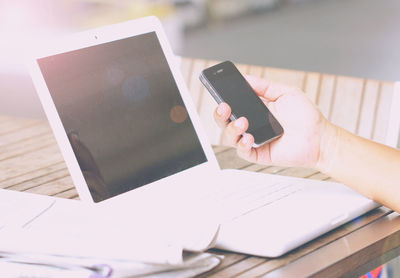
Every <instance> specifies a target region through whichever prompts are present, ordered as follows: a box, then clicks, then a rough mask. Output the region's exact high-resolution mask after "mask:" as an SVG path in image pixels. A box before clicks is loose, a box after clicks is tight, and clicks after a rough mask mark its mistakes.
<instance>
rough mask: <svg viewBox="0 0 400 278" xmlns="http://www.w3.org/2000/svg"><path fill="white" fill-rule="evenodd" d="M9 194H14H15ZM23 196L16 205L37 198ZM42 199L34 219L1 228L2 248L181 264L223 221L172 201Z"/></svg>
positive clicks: (211, 238) (203, 246)
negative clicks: (113, 205) (118, 204)
mask: <svg viewBox="0 0 400 278" xmlns="http://www.w3.org/2000/svg"><path fill="white" fill-rule="evenodd" d="M2 192H3V191H0V196H2V195H1V194H2ZM12 194H14V195H15V194H24V193H21V192H13V193H12ZM4 195H7V198H10V197H12V196H10V192H7V194H4ZM4 195H3V196H4ZM24 195H25V196H24V198H21V195H18V198H16V199H18V200H17V201H16V202H15V203H14V206H15V207H18V206H20V207H23V206H24V203H26V202H27V201H29V200H33V199H35V198H36V197H38V196H36V195H33V194H26V193H25V194H24ZM40 198H41V199H42V201H41V202H39V203H40V204H41V206H39V205H38V207H39V208H40V209H39V211H38V210H32V215H31V219H30V220H29V221H26V219H25V220H24V221H25V222H24V223H23V224H22V225H20V226H18V225H9V226H5V227H3V228H2V229H0V246H1V251H10V252H17V253H21V254H25V253H28V254H29V253H36V254H43V255H45V254H47V255H48V254H52V255H67V256H72V257H78V256H80V257H86V258H95V259H99V260H131V261H132V260H134V261H140V262H149V263H162V264H181V263H182V252H183V249H184V248H186V249H190V250H195V251H201V250H205V249H207V248H208V247H210V245H212V244H213V242H214V241H215V237H216V234H217V231H218V224H217V223H213V222H212V221H209V220H210V219H208V217H207V216H206V215H205V214H203V213H202V212H201V209H200V207H199V206H194V207H197V208H199V209H198V210H197V212H196V209H194V210H191V209H189V208H188V207H185V208H184V209H182V208H181V207H180V206H177V207H174V208H167V207H166V206H167V205H168V204H159V205H158V206H151V205H149V206H147V207H143V206H140V208H139V207H135V206H134V205H132V206H131V207H127V208H125V209H124V210H111V209H109V208H107V207H101V206H96V205H93V204H88V203H84V202H81V201H76V200H67V199H61V198H51V197H49V198H44V196H40ZM49 200H50V202H49ZM29 202H31V201H29ZM42 202H43V203H42ZM43 204H44V205H43ZM181 205H182V206H183V207H184V206H185V204H183V203H182V204H181ZM25 218H26V215H25Z"/></svg>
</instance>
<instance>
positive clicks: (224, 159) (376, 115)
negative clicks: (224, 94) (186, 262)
mask: <svg viewBox="0 0 400 278" xmlns="http://www.w3.org/2000/svg"><path fill="white" fill-rule="evenodd" d="M217 62H218V61H205V60H200V59H188V58H182V62H181V69H182V74H183V76H184V79H185V81H186V83H187V85H188V88H189V90H190V92H191V95H192V97H193V100H194V102H195V103H196V104H197V109H198V111H199V114H200V118H201V120H202V122H203V124H204V125H205V126H206V130H207V134H208V135H209V137H210V138H211V139H212V140H211V141H212V142H214V143H219V141H218V140H219V136H220V130H219V129H218V128H217V127H216V126H212V123H213V119H212V112H213V109H214V108H215V102H214V100H213V99H211V98H210V97H209V95H208V93H207V92H206V91H205V89H204V88H203V86H202V85H201V83H200V82H199V80H198V75H199V73H200V71H201V70H203V69H204V68H205V67H207V66H210V65H212V64H214V63H217ZM238 67H239V69H240V70H241V71H242V73H244V74H251V75H255V76H262V77H265V78H268V79H270V80H273V81H276V82H282V83H284V84H287V85H289V86H295V87H299V88H302V89H303V90H304V92H305V94H306V95H307V97H308V98H309V99H310V100H311V101H312V102H314V103H316V104H317V106H318V107H319V108H320V109H321V111H322V112H323V114H324V115H326V116H327V117H328V118H330V119H332V120H333V121H334V122H335V123H337V124H339V125H341V126H343V127H345V128H347V129H348V130H351V131H354V132H356V133H357V134H359V135H361V136H363V137H366V138H373V139H374V140H376V141H378V142H385V138H386V137H385V136H386V132H387V129H388V118H389V113H388V111H389V110H390V107H391V106H390V105H391V100H392V98H393V89H394V85H393V83H390V82H380V81H375V80H364V79H359V78H350V77H341V76H334V75H327V74H320V73H306V72H302V71H290V70H284V69H273V68H267V67H260V66H248V65H243V64H239V65H238ZM207 126H208V127H207ZM213 150H214V152H215V153H216V155H217V159H218V162H219V164H220V166H221V168H224V169H226V168H233V169H242V170H246V171H255V172H261V173H270V174H278V175H286V176H295V177H302V178H309V179H314V180H327V181H329V180H332V179H331V178H330V177H328V176H326V175H324V174H322V173H319V172H317V171H315V170H312V169H304V168H287V167H279V166H274V165H258V164H252V163H249V162H247V161H245V160H242V159H240V158H238V157H237V154H236V151H235V150H234V149H232V148H229V147H225V146H220V145H218V146H214V147H213ZM0 188H6V189H10V190H18V191H27V192H32V193H37V194H46V195H53V196H57V197H61V198H71V199H79V196H78V194H77V191H76V189H75V188H74V186H73V183H72V180H71V177H70V175H69V172H68V170H67V167H66V165H65V162H64V160H63V158H62V156H61V154H60V151H59V148H58V146H57V145H56V142H55V140H54V137H53V135H52V132H51V129H50V128H49V125H48V124H47V122H43V121H38V120H28V119H20V118H15V117H10V116H0ZM389 213H390V210H388V209H386V208H380V209H376V210H374V211H371V212H370V213H368V214H366V215H364V216H362V217H360V218H358V219H357V220H355V221H352V222H350V223H347V224H345V225H343V226H341V227H339V228H337V229H335V230H333V231H331V232H329V233H327V234H325V235H323V236H321V237H319V238H317V239H316V240H313V241H312V242H310V243H308V244H306V245H304V246H302V247H300V248H298V249H296V250H293V251H292V252H290V253H288V254H286V255H285V256H282V257H279V258H275V259H272V258H260V257H254V256H248V255H244V254H236V253H232V252H226V251H221V250H212V252H214V253H215V254H220V255H224V257H225V258H224V260H223V261H222V263H221V264H220V265H219V266H218V267H217V268H215V269H214V270H212V271H211V272H209V273H207V274H204V275H202V277H242V278H244V277H259V276H262V275H265V274H267V273H271V271H274V270H276V269H281V268H283V267H285V266H287V265H290V264H291V263H293V262H295V261H296V260H298V259H300V258H304V257H305V256H307V255H308V254H313V253H314V252H316V251H317V250H319V249H320V248H325V247H329V246H330V244H332V243H333V242H335V241H336V240H338V239H340V238H343V237H344V236H346V235H349V234H351V233H353V232H355V231H359V230H360V229H362V228H363V227H368V225H369V224H371V223H374V222H375V221H377V220H379V219H383V218H384V217H386V216H387V215H388V214H389ZM371 250H372V249H371ZM349 262H350V261H349ZM351 263H352V264H354V265H352V266H351V267H356V265H357V263H356V262H353V261H351ZM347 270H348V271H351V269H350V267H349V269H346V271H347Z"/></svg>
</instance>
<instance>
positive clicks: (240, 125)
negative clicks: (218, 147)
mask: <svg viewBox="0 0 400 278" xmlns="http://www.w3.org/2000/svg"><path fill="white" fill-rule="evenodd" d="M234 125H235V127H238V128H244V119H243V118H239V119H237V120H236V121H235V123H234Z"/></svg>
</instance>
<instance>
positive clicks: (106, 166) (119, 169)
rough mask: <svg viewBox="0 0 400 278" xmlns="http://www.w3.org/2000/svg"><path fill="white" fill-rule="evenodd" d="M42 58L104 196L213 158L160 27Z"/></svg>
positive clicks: (89, 175)
mask: <svg viewBox="0 0 400 278" xmlns="http://www.w3.org/2000/svg"><path fill="white" fill-rule="evenodd" d="M38 64H39V67H40V69H41V71H42V74H43V76H44V79H45V81H46V84H47V87H48V89H49V91H50V94H51V97H52V99H53V101H54V103H55V106H56V108H57V111H58V113H59V115H60V118H61V121H62V124H63V126H64V129H65V131H66V133H67V135H68V138H69V140H70V143H71V146H72V148H73V150H74V153H75V156H76V158H77V160H78V162H79V166H80V168H81V170H82V172H83V174H84V177H85V180H86V183H87V184H88V186H89V189H90V192H91V194H92V197H93V199H94V200H95V201H96V202H98V201H101V200H104V199H107V198H110V197H112V196H115V195H118V194H121V193H123V192H126V191H129V190H131V189H134V188H137V187H140V186H142V185H145V184H148V183H150V182H153V181H156V180H159V179H161V178H164V177H167V176H170V175H172V174H175V173H177V172H180V171H182V170H185V169H188V168H190V167H193V166H196V165H198V164H201V163H203V162H206V161H207V159H206V156H205V154H204V152H203V149H202V146H201V144H200V142H199V140H198V138H197V134H196V132H195V130H194V127H193V124H192V122H191V120H190V118H189V116H188V113H187V110H186V108H185V106H184V104H183V101H182V98H181V96H180V92H179V90H178V87H177V85H176V83H175V80H174V78H173V76H172V74H171V71H170V68H169V66H168V63H167V60H166V58H165V56H164V53H163V51H162V49H161V46H160V43H159V41H158V39H157V36H156V34H155V32H151V33H147V34H143V35H139V36H135V37H131V38H127V39H122V40H118V41H114V42H110V43H105V44H101V45H97V46H91V47H88V48H84V49H80V50H76V51H71V52H67V53H62V54H58V55H54V56H50V57H46V58H42V59H39V60H38Z"/></svg>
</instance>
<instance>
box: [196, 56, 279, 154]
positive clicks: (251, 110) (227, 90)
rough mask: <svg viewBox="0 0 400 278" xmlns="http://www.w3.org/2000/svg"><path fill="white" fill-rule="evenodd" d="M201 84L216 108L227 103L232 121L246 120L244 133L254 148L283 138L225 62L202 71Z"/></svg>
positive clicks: (230, 64)
mask: <svg viewBox="0 0 400 278" xmlns="http://www.w3.org/2000/svg"><path fill="white" fill-rule="evenodd" d="M200 81H201V82H202V83H203V85H204V86H205V87H206V88H207V90H208V91H209V92H210V94H211V95H212V96H213V98H214V99H215V100H216V101H217V103H218V104H219V103H221V102H226V103H227V104H229V105H230V107H231V109H232V114H231V118H230V120H231V121H233V120H236V119H238V118H240V117H246V118H247V120H248V121H249V128H248V130H247V132H248V133H250V134H252V135H253V137H254V145H253V147H255V148H257V147H259V146H261V145H263V144H265V143H268V142H271V141H272V140H274V139H277V138H278V137H279V136H281V135H282V133H283V128H282V126H281V125H280V124H279V122H278V121H277V120H276V119H275V117H274V116H273V115H272V113H271V112H270V111H269V110H268V108H267V107H266V106H265V104H264V103H263V102H262V100H261V99H260V97H259V96H258V95H257V94H256V92H254V90H253V89H252V88H251V86H250V85H249V83H248V82H247V81H246V79H245V78H244V77H243V75H242V74H241V73H240V72H239V70H238V69H237V68H236V66H235V65H234V64H233V63H232V62H230V61H225V62H222V63H220V64H217V65H215V66H212V67H209V68H207V69H205V70H203V71H202V72H201V74H200Z"/></svg>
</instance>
